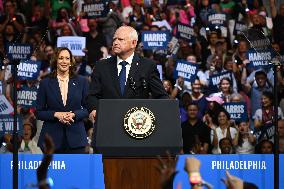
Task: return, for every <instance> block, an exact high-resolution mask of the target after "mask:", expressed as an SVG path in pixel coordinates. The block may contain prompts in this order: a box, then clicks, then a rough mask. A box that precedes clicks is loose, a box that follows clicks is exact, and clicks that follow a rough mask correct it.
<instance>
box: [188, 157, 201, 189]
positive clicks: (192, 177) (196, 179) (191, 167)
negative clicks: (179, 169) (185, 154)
mask: <svg viewBox="0 0 284 189" xmlns="http://www.w3.org/2000/svg"><path fill="white" fill-rule="evenodd" d="M200 166H201V163H200V161H199V160H198V159H196V158H194V157H191V158H186V160H185V166H184V170H185V171H186V172H187V173H188V175H189V181H190V184H191V186H192V187H191V188H192V189H202V178H201V175H200Z"/></svg>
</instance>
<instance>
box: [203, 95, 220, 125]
mask: <svg viewBox="0 0 284 189" xmlns="http://www.w3.org/2000/svg"><path fill="white" fill-rule="evenodd" d="M206 100H207V101H208V110H207V112H206V113H205V115H204V116H203V121H204V122H205V123H206V124H207V125H208V126H209V127H210V128H211V129H215V128H216V126H217V125H218V114H219V112H220V111H222V110H223V111H225V109H224V107H223V106H222V104H223V103H224V101H223V99H222V98H221V97H219V96H216V95H211V96H209V97H206Z"/></svg>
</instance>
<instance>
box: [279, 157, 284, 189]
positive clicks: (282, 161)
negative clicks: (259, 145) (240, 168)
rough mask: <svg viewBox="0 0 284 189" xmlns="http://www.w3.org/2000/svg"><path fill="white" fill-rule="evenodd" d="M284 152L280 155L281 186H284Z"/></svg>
mask: <svg viewBox="0 0 284 189" xmlns="http://www.w3.org/2000/svg"><path fill="white" fill-rule="evenodd" d="M283 167H284V154H280V155H279V174H280V175H279V188H284V182H283V181H284V169H283Z"/></svg>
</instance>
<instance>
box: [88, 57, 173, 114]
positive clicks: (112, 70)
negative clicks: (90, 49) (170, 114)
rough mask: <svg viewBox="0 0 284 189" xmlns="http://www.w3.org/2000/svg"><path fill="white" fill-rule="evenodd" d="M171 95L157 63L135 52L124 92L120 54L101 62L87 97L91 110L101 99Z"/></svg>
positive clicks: (96, 69)
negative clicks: (164, 85)
mask: <svg viewBox="0 0 284 189" xmlns="http://www.w3.org/2000/svg"><path fill="white" fill-rule="evenodd" d="M150 93H151V97H152V98H169V97H168V95H167V93H166V91H165V89H164V87H163V84H162V82H161V80H160V78H159V72H158V70H157V66H156V64H155V62H153V61H152V60H150V59H147V58H144V57H141V56H138V55H137V54H134V57H133V60H132V64H131V68H130V71H129V74H128V79H127V82H126V85H125V90H124V94H123V95H122V94H121V92H120V86H119V78H118V70H117V57H116V56H112V57H110V58H108V59H104V60H101V61H99V62H97V64H96V66H95V70H94V73H93V75H92V82H91V84H90V90H89V95H88V98H87V102H88V105H87V106H88V107H87V108H88V110H89V111H90V112H91V111H92V110H94V109H96V107H97V105H98V100H99V99H147V98H149V94H150Z"/></svg>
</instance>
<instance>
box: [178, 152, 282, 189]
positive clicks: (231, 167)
mask: <svg viewBox="0 0 284 189" xmlns="http://www.w3.org/2000/svg"><path fill="white" fill-rule="evenodd" d="M186 157H195V158H197V159H199V160H200V161H201V167H200V172H201V176H202V178H203V180H205V181H206V182H208V183H210V184H211V185H213V187H214V189H225V188H226V187H225V185H224V184H223V182H222V181H221V178H226V175H225V172H226V170H228V171H229V173H230V174H231V175H234V176H237V177H239V178H241V179H243V180H244V181H247V182H252V183H254V184H256V185H257V186H258V188H259V189H267V188H274V167H273V166H274V161H273V157H274V156H273V154H271V155H270V154H269V155H259V154H252V155H236V154H235V155H181V156H179V160H178V162H177V170H178V173H177V175H176V177H175V180H174V189H176V188H177V185H178V184H179V183H180V184H181V185H182V188H191V187H190V184H189V182H188V180H189V178H188V174H187V172H185V171H184V165H185V159H186ZM280 162H281V161H280ZM282 164H283V162H282ZM280 167H281V165H280ZM282 167H283V165H282ZM280 170H281V169H280ZM282 175H283V174H282ZM282 177H283V176H282ZM280 179H281V178H280ZM280 188H283V187H281V186H280Z"/></svg>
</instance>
